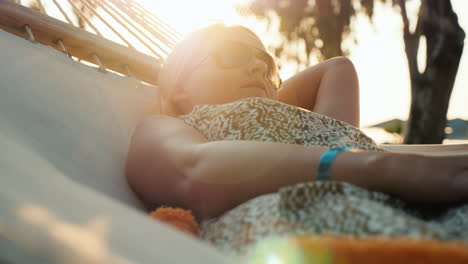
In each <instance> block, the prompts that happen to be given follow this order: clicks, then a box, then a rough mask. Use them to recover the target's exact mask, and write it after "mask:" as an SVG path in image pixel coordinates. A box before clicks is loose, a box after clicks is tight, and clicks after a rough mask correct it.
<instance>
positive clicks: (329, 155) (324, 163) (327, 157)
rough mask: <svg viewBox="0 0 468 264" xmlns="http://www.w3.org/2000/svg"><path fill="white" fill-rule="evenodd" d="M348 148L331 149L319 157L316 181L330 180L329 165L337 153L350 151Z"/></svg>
mask: <svg viewBox="0 0 468 264" xmlns="http://www.w3.org/2000/svg"><path fill="white" fill-rule="evenodd" d="M350 149H351V148H350V147H341V148H332V149H329V150H327V151H325V153H323V154H322V156H321V157H320V161H319V165H318V168H317V176H316V179H317V181H328V180H330V172H331V165H332V163H333V161H334V160H335V158H336V156H337V155H338V153H340V152H342V151H345V150H350Z"/></svg>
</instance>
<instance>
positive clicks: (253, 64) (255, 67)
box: [248, 56, 268, 77]
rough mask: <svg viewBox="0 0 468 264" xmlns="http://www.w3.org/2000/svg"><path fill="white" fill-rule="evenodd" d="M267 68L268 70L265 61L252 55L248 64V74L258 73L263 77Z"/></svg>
mask: <svg viewBox="0 0 468 264" xmlns="http://www.w3.org/2000/svg"><path fill="white" fill-rule="evenodd" d="M267 70H268V64H267V63H266V61H264V60H262V59H260V58H258V57H256V56H255V57H253V58H252V60H251V61H250V63H249V64H248V72H249V75H259V76H262V77H265V76H266V73H267Z"/></svg>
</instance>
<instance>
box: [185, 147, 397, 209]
mask: <svg viewBox="0 0 468 264" xmlns="http://www.w3.org/2000/svg"><path fill="white" fill-rule="evenodd" d="M325 150H327V148H325V147H305V146H301V145H292V144H280V143H267V142H254V141H216V142H208V143H204V144H201V145H200V147H199V148H198V150H197V160H198V162H197V165H196V166H195V167H194V168H192V169H191V171H190V172H189V173H188V175H189V177H190V185H191V199H192V200H193V202H194V204H193V205H194V206H193V207H194V208H195V211H197V212H198V213H199V214H200V215H201V217H209V216H214V215H217V214H219V213H221V212H223V211H225V210H228V209H230V208H233V207H234V206H236V205H238V204H240V203H241V202H244V201H246V200H248V199H251V198H253V197H256V196H258V195H261V194H266V193H271V192H276V191H277V190H278V189H279V188H280V187H283V186H287V185H292V184H296V183H300V182H307V181H314V180H315V176H316V170H317V167H318V161H319V159H320V156H321V154H322V153H323V152H324V151H325ZM386 155H388V154H387V153H383V152H369V151H359V152H343V153H340V154H339V155H338V156H337V158H336V160H335V162H334V163H333V166H332V170H331V178H332V180H336V181H346V182H349V183H352V184H354V185H357V186H361V187H364V188H366V189H370V190H376V189H378V188H379V186H378V184H379V180H378V179H376V177H374V176H375V174H376V172H377V171H379V170H381V169H382V168H381V167H382V166H384V162H382V161H383V159H384V157H385V156H386ZM394 155H395V154H394Z"/></svg>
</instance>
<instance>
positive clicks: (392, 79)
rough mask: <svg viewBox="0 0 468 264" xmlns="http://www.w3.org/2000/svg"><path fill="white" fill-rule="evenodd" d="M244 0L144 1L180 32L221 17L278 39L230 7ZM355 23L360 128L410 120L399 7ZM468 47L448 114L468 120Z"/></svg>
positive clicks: (463, 12)
mask: <svg viewBox="0 0 468 264" xmlns="http://www.w3.org/2000/svg"><path fill="white" fill-rule="evenodd" d="M240 1H243V0H223V1H221V0H197V1H193V0H171V1H166V0H141V2H142V3H143V5H144V6H146V7H147V8H148V9H150V10H152V11H153V12H154V13H156V14H157V15H158V16H160V17H161V18H162V19H164V20H165V21H167V22H168V23H169V24H170V25H172V26H173V27H174V28H175V29H176V30H178V31H179V32H180V33H182V34H186V33H188V32H190V31H193V30H195V29H197V28H199V27H202V26H204V25H208V24H209V23H212V22H213V21H222V22H224V23H226V24H243V25H246V26H248V27H250V28H251V29H253V30H254V31H255V32H257V34H259V35H260V36H262V39H263V41H264V42H265V43H268V42H274V41H277V39H278V37H277V36H274V34H268V33H269V32H267V31H266V29H265V28H266V26H265V23H259V22H258V21H256V20H255V19H252V18H249V19H246V18H242V17H241V16H239V15H238V14H237V13H236V12H235V10H234V9H233V8H232V6H233V4H235V3H238V2H240ZM418 1H419V0H416V1H415V0H413V1H412V2H411V3H410V5H409V6H408V9H409V12H412V13H414V14H416V12H417V9H418ZM452 4H453V8H454V10H455V12H456V13H457V14H458V18H459V23H460V25H461V27H462V28H463V29H464V30H465V31H466V32H467V34H468V1H466V0H452ZM413 20H414V19H413ZM352 23H354V25H353V28H354V29H355V30H356V38H357V39H358V44H357V45H354V44H350V46H351V48H350V50H351V54H350V59H351V60H352V61H353V62H354V65H355V67H356V69H357V72H358V75H359V80H360V88H361V98H360V99H361V127H365V126H367V125H372V124H375V123H378V122H382V121H386V120H389V119H392V118H400V119H407V117H408V113H409V106H410V84H409V73H408V66H407V63H406V57H405V53H404V43H403V37H402V30H401V28H402V23H401V17H400V14H399V13H398V10H393V9H391V8H388V7H387V6H384V5H382V4H380V3H378V4H377V6H376V8H375V17H374V24H373V25H371V24H370V23H369V21H368V19H367V18H365V17H364V16H358V17H357V18H356V19H355V20H354V21H353V22H352ZM270 33H271V32H270ZM467 39H468V37H467ZM467 49H468V47H467V40H465V52H464V54H463V55H462V58H461V63H460V67H459V70H458V75H457V80H456V82H455V86H454V89H453V93H452V97H451V101H450V105H449V110H448V118H449V119H452V118H464V119H468V106H467V105H466V101H467V99H468V88H467V86H468V52H467V51H466V50H467ZM291 74H292V72H291V70H290V69H289V70H288V69H285V70H284V71H282V72H281V75H282V77H283V79H287V78H288V77H290V76H291Z"/></svg>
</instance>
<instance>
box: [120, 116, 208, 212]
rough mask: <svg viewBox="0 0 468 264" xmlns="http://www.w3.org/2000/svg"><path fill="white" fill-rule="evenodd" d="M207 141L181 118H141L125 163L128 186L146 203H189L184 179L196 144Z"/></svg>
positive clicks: (192, 158) (178, 204)
mask: <svg viewBox="0 0 468 264" xmlns="http://www.w3.org/2000/svg"><path fill="white" fill-rule="evenodd" d="M203 142H206V139H205V138H204V137H203V136H202V135H201V134H200V133H198V131H197V130H196V129H194V128H192V127H190V126H188V125H187V124H185V123H184V122H183V121H182V120H180V119H177V118H173V117H170V116H165V115H155V116H151V117H148V118H146V119H144V120H143V121H142V122H141V123H140V124H139V125H138V126H137V127H136V129H135V131H134V133H133V136H132V139H131V142H130V147H129V151H128V155H127V162H126V168H125V172H126V177H127V181H128V183H129V185H130V187H131V188H132V189H133V191H134V192H135V193H136V194H137V196H138V197H139V198H140V199H141V200H142V201H143V202H144V203H145V204H146V205H147V206H148V207H151V206H152V205H155V204H172V205H174V206H175V205H177V206H188V205H187V204H186V203H187V201H186V199H185V195H186V194H185V190H184V181H185V179H186V178H187V177H186V173H187V170H188V169H189V168H190V167H191V166H193V163H194V162H195V161H194V152H195V150H194V149H195V146H196V145H197V144H199V143H203Z"/></svg>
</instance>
